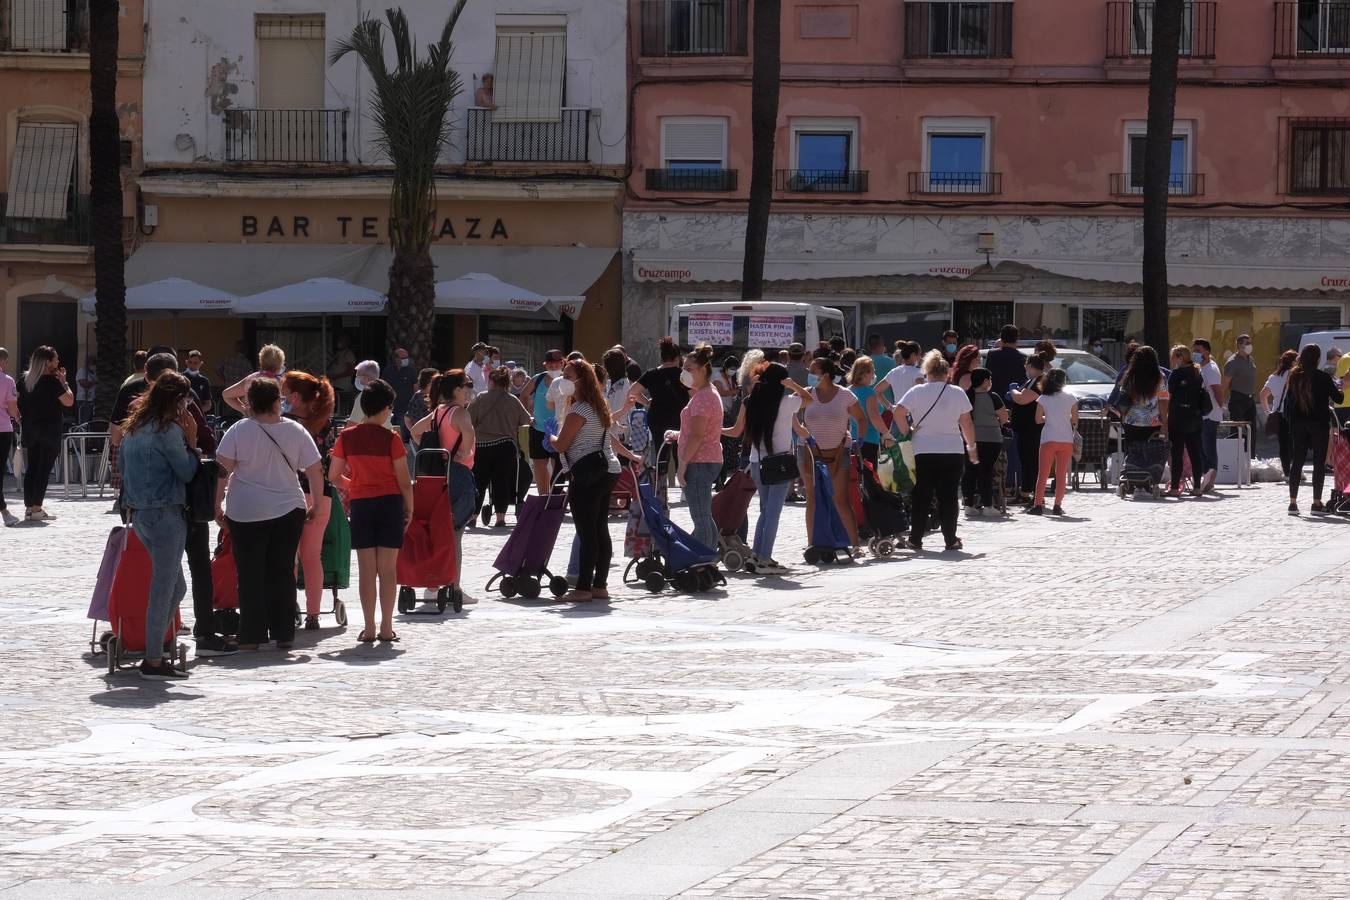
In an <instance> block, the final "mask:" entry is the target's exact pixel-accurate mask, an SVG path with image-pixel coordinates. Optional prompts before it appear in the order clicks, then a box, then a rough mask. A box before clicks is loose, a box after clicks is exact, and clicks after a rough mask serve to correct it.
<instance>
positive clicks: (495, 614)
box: [0, 486, 1350, 900]
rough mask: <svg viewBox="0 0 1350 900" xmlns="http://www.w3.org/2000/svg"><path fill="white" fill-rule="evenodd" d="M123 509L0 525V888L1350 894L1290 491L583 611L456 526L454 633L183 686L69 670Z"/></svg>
mask: <svg viewBox="0 0 1350 900" xmlns="http://www.w3.org/2000/svg"><path fill="white" fill-rule="evenodd" d="M1305 505H1306V504H1305ZM107 506H108V503H107V502H106V501H92V500H91V501H85V502H75V501H72V502H53V503H51V504H50V506H49V509H51V510H52V511H53V512H55V513H56V514H57V515H58V516H59V520H58V521H57V522H55V523H53V524H49V525H39V526H23V527H19V528H13V529H5V530H3V531H0V628H3V630H4V633H5V634H6V641H5V645H4V646H5V650H6V653H5V662H6V665H5V667H4V669H3V670H0V671H2V672H3V674H0V716H2V717H0V721H3V723H4V725H3V728H0V892H3V893H5V894H7V895H15V896H32V897H48V896H63V895H69V896H77V895H78V896H82V897H88V896H105V895H106V896H122V895H125V894H128V893H133V892H135V893H140V892H143V891H163V890H164V889H173V888H182V889H186V890H188V891H190V892H192V894H194V895H201V896H220V897H231V898H233V897H248V896H257V895H269V896H270V895H272V893H273V892H275V893H276V894H277V895H278V896H280V895H281V894H282V893H284V892H302V893H303V892H304V891H306V890H307V889H308V890H314V891H320V892H325V893H327V892H333V893H334V894H335V895H336V894H337V893H342V892H350V893H360V892H364V891H372V892H378V891H389V890H402V891H408V892H414V893H419V892H425V893H426V894H428V895H431V894H435V895H438V896H447V897H467V898H475V897H502V898H504V897H519V898H534V900H548V898H562V897H599V898H610V900H617V898H631V900H637V898H656V897H676V896H684V897H735V898H854V897H864V896H867V897H887V898H891V897H909V896H932V897H953V898H956V897H961V898H966V897H969V898H989V897H995V898H1018V897H1037V898H1040V897H1074V898H1090V897H1106V896H1119V897H1131V898H1133V897H1139V898H1144V897H1167V898H1171V897H1177V898H1192V897H1225V898H1227V897H1259V898H1271V897H1317V898H1326V897H1350V603H1348V602H1347V601H1350V588H1348V587H1347V581H1348V580H1350V521H1346V520H1339V519H1338V520H1314V519H1311V518H1308V517H1306V516H1305V517H1303V518H1299V519H1294V518H1290V517H1287V516H1286V515H1284V509H1283V506H1284V504H1283V501H1282V499H1281V489H1280V488H1279V487H1278V486H1263V487H1257V488H1252V489H1247V490H1242V491H1238V490H1235V489H1231V488H1229V489H1223V490H1221V492H1220V494H1219V496H1218V497H1217V498H1207V499H1204V500H1186V501H1182V502H1179V503H1176V502H1154V501H1142V500H1141V501H1138V502H1126V501H1121V500H1119V499H1117V498H1116V497H1115V496H1114V495H1112V494H1107V493H1105V492H1100V491H1097V490H1092V489H1088V490H1084V491H1082V492H1078V493H1074V494H1071V496H1070V498H1069V500H1068V502H1067V503H1066V507H1067V509H1068V510H1069V512H1070V516H1069V517H1067V518H1064V519H1056V518H1044V519H1034V518H1030V517H1026V516H1021V515H1019V516H1014V517H1010V518H1006V519H999V520H995V519H979V520H974V521H970V522H963V523H962V535H963V537H964V539H965V544H966V550H965V552H963V553H960V554H941V553H925V554H922V555H919V556H915V555H913V554H908V553H900V554H898V555H897V556H896V557H895V558H893V559H891V560H870V561H867V562H864V563H861V564H854V565H848V566H842V567H834V568H822V569H814V568H808V567H806V566H804V565H800V564H799V565H798V566H796V567H795V568H796V572H795V573H794V575H793V576H792V577H790V578H787V579H775V580H760V581H756V580H753V579H750V578H748V577H744V576H742V577H732V578H731V579H730V584H729V585H728V586H727V587H726V588H725V589H720V590H716V591H713V592H711V593H708V594H704V595H701V596H685V595H680V594H676V593H673V592H666V593H664V594H659V595H653V594H648V593H646V592H645V591H644V590H641V589H633V588H623V587H619V588H616V589H615V591H614V599H613V600H612V601H611V602H609V603H596V604H591V605H588V606H584V607H564V606H561V605H559V604H556V603H551V602H544V601H523V600H519V599H517V600H513V601H509V602H508V601H505V600H503V599H501V598H500V597H497V596H491V597H489V596H482V595H483V584H484V583H485V582H486V580H487V577H488V575H490V574H491V570H490V568H489V563H490V562H491V560H492V558H493V556H494V555H495V550H496V547H497V545H498V544H499V543H500V542H501V540H502V539H503V538H502V535H501V533H500V532H497V533H494V532H489V531H484V530H482V529H478V530H473V531H470V532H469V534H468V536H467V538H466V540H465V547H466V553H467V565H466V573H467V574H466V578H465V582H466V584H467V585H469V586H470V593H471V594H475V595H479V596H481V600H480V602H478V603H477V604H474V605H471V606H469V607H468V608H467V610H466V612H464V613H463V614H460V615H454V614H452V613H450V612H448V611H447V613H446V614H445V615H444V616H438V615H435V614H434V613H433V614H425V613H423V614H415V615H404V616H400V618H399V621H398V629H399V631H400V633H401V634H402V637H403V641H402V643H400V644H397V645H392V646H390V645H375V646H364V645H359V644H358V643H357V642H356V641H355V629H349V630H345V631H344V630H341V629H338V628H336V627H333V626H332V625H331V618H325V628H324V629H323V630H322V631H319V632H301V633H300V637H299V641H298V644H297V647H296V649H295V650H294V651H293V652H291V653H289V654H283V653H281V652H278V651H276V650H270V651H264V652H259V653H255V654H248V655H242V654H241V655H239V656H236V657H232V658H228V659H216V660H209V661H202V662H194V663H193V665H192V677H191V678H190V679H189V680H188V681H187V682H185V683H181V684H171V685H161V684H149V683H145V682H142V681H140V680H139V679H138V678H137V677H136V676H135V674H134V673H131V672H122V673H118V674H114V675H108V674H106V671H105V668H106V667H105V662H104V660H103V658H102V657H94V656H91V655H90V652H89V638H90V632H91V623H90V622H88V621H87V620H86V619H85V617H84V612H85V608H86V605H87V602H88V598H89V594H90V591H91V589H92V584H93V580H94V575H95V572H96V570H97V567H98V563H99V554H100V552H101V549H102V546H103V541H104V537H105V535H106V533H107V530H108V528H109V527H110V526H111V525H112V524H113V519H112V517H111V516H108V515H105V510H106V509H107ZM683 515H684V514H683V511H682V510H677V519H679V518H681V517H683ZM613 530H614V534H615V536H616V539H617V538H618V537H619V536H620V535H621V534H622V530H623V522H622V520H620V519H615V520H614V523H613ZM784 530H785V533H784V535H783V537H782V538H781V546H782V548H783V552H781V553H780V554H779V556H780V558H783V559H789V558H791V557H793V556H794V555H795V554H796V551H795V549H790V548H796V547H799V546H800V544H801V542H802V539H803V531H804V529H803V527H802V513H801V511H800V507H797V508H795V511H792V510H790V511H789V512H788V513H787V514H786V517H785V526H784ZM564 533H565V534H567V535H569V536H570V525H569V526H565V532H564ZM560 543H561V546H560V547H559V548H558V550H557V552H556V553H555V563H556V564H557V568H558V569H562V568H563V565H564V563H565V558H566V550H567V541H566V540H564V541H562V542H560ZM796 558H798V559H799V558H800V557H799V556H797V557H796ZM344 597H345V598H346V600H347V602H348V604H349V605H350V607H351V612H352V615H353V619H354V620H359V614H358V613H357V612H356V607H357V606H358V603H357V599H356V592H355V590H354V589H352V590H348V591H345V592H344ZM432 609H433V610H434V607H432ZM184 613H185V615H186V616H189V617H190V615H191V605H190V603H186V604H184ZM184 640H186V639H184ZM213 891H214V892H213ZM305 895H306V896H308V894H305Z"/></svg>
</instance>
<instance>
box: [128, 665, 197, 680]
mask: <svg viewBox="0 0 1350 900" xmlns="http://www.w3.org/2000/svg"><path fill="white" fill-rule="evenodd" d="M138 671H139V672H140V673H141V677H142V678H144V679H145V680H146V681H182V680H183V679H184V678H187V677H188V673H186V672H182V671H179V670H178V669H175V668H174V667H173V665H172V664H171V663H169V662H168V660H165V661H164V662H162V663H160V664H159V665H157V666H152V665H150V663H148V662H146V661H145V660H141V665H140V669H139V670H138Z"/></svg>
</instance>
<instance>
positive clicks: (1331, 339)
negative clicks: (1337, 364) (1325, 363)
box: [1292, 328, 1350, 359]
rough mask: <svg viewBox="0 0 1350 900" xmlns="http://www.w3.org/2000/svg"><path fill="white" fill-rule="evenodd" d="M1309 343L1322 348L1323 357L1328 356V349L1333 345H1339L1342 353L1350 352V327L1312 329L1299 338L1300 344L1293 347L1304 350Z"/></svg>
mask: <svg viewBox="0 0 1350 900" xmlns="http://www.w3.org/2000/svg"><path fill="white" fill-rule="evenodd" d="M1309 344H1316V345H1317V346H1319V347H1321V348H1322V358H1323V359H1326V358H1327V351H1328V350H1330V349H1331V348H1332V347H1339V348H1340V351H1341V352H1342V353H1350V328H1342V329H1340V330H1338V331H1310V332H1308V333H1307V334H1305V335H1304V336H1303V337H1301V338H1299V339H1298V346H1297V347H1294V348H1292V349H1294V350H1302V349H1303V348H1304V347H1306V346H1308V345H1309Z"/></svg>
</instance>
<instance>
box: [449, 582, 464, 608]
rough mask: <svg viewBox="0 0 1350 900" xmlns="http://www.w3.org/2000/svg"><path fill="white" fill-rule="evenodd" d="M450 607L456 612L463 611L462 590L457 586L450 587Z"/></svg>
mask: <svg viewBox="0 0 1350 900" xmlns="http://www.w3.org/2000/svg"><path fill="white" fill-rule="evenodd" d="M450 608H451V609H452V610H454V611H455V612H457V613H461V612H464V591H463V589H461V588H460V587H458V586H455V587H452V588H451V589H450Z"/></svg>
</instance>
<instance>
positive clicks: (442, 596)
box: [436, 587, 450, 615]
mask: <svg viewBox="0 0 1350 900" xmlns="http://www.w3.org/2000/svg"><path fill="white" fill-rule="evenodd" d="M449 603H450V589H449V588H444V587H443V588H441V589H440V590H439V591H437V592H436V612H438V613H440V614H441V615H445V607H446V606H448V605H449Z"/></svg>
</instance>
